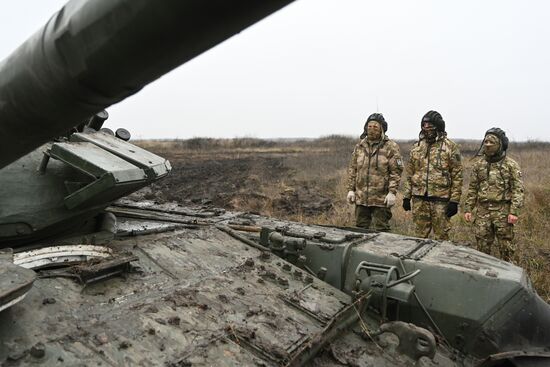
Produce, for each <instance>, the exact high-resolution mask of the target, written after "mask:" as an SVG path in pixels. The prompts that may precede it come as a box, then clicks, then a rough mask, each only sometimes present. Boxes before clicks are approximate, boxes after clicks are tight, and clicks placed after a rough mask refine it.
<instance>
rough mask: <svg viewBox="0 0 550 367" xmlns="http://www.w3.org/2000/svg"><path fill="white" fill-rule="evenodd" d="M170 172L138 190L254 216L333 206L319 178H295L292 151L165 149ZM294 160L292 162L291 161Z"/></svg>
mask: <svg viewBox="0 0 550 367" xmlns="http://www.w3.org/2000/svg"><path fill="white" fill-rule="evenodd" d="M162 155H163V156H164V157H166V158H168V159H169V160H170V163H171V164H172V172H171V173H170V175H169V176H168V177H167V178H165V179H163V180H161V181H159V182H158V183H156V184H154V185H153V186H151V187H148V188H145V189H143V190H142V191H141V192H140V193H139V194H140V195H144V196H145V198H147V199H154V200H156V201H158V202H166V201H178V202H180V203H183V204H185V203H193V204H210V205H214V206H217V207H221V208H225V209H231V210H242V211H251V212H256V213H259V214H266V215H277V214H282V213H284V214H285V215H288V214H304V215H307V216H315V215H319V214H321V213H327V212H329V211H330V210H331V209H332V197H333V193H332V192H331V189H330V188H327V187H326V185H323V183H322V182H318V183H316V182H315V181H311V180H300V179H297V178H296V176H298V175H299V174H298V169H297V168H296V167H295V164H294V165H293V161H294V160H295V159H296V154H295V153H292V152H288V153H281V152H269V151H268V152H244V153H240V154H238V156H235V155H225V154H224V153H222V152H219V151H212V152H208V153H203V154H200V155H188V156H186V155H182V154H179V153H178V152H174V151H167V152H163V153H162ZM294 163H295V162H294Z"/></svg>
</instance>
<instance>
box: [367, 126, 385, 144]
mask: <svg viewBox="0 0 550 367" xmlns="http://www.w3.org/2000/svg"><path fill="white" fill-rule="evenodd" d="M381 135H382V127H381V126H380V124H379V123H378V122H376V121H369V123H368V124H367V137H368V138H369V140H377V139H380V136H381Z"/></svg>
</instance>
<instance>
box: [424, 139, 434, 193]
mask: <svg viewBox="0 0 550 367" xmlns="http://www.w3.org/2000/svg"><path fill="white" fill-rule="evenodd" d="M431 148H432V145H431V144H428V148H427V149H428V166H427V167H426V191H425V192H424V196H426V197H428V177H429V176H430V156H431V155H432V152H431V150H432V149H431Z"/></svg>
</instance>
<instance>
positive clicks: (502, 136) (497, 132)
mask: <svg viewBox="0 0 550 367" xmlns="http://www.w3.org/2000/svg"><path fill="white" fill-rule="evenodd" d="M487 135H494V136H496V137H497V138H498V140H500V146H501V147H502V151H506V149H508V137H507V136H506V133H505V132H504V130H502V129H501V128H498V127H492V128H490V129H489V130H487V131H486V132H485V136H487Z"/></svg>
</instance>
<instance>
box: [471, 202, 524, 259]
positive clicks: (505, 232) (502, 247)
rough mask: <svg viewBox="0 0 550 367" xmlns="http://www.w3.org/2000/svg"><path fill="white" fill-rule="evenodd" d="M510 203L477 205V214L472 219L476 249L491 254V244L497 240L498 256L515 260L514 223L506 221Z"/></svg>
mask: <svg viewBox="0 0 550 367" xmlns="http://www.w3.org/2000/svg"><path fill="white" fill-rule="evenodd" d="M509 213H510V204H508V203H506V202H503V203H488V204H480V205H478V206H477V214H476V218H475V220H474V225H475V236H476V242H477V249H478V250H479V251H481V252H485V253H486V254H491V250H492V249H493V244H494V242H495V238H496V240H497V241H496V242H497V249H498V251H499V253H500V258H501V259H502V260H504V261H512V260H516V259H515V258H514V255H515V252H516V249H517V247H516V245H515V244H514V243H513V239H514V225H513V224H510V223H508V214H509Z"/></svg>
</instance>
